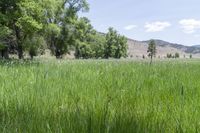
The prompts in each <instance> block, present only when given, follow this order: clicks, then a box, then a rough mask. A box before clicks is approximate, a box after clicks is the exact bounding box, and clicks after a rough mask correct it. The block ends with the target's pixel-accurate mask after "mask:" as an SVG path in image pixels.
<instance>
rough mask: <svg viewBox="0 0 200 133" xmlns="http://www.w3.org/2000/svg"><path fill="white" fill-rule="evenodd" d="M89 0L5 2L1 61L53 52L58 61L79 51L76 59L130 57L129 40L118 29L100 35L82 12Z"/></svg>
mask: <svg viewBox="0 0 200 133" xmlns="http://www.w3.org/2000/svg"><path fill="white" fill-rule="evenodd" d="M88 10H89V5H88V2H87V1H86V0H1V1H0V54H1V55H0V57H2V58H6V59H7V58H9V54H17V55H18V58H19V59H23V58H24V53H25V52H26V53H29V55H30V57H31V58H33V57H34V56H37V55H38V54H44V52H45V49H50V50H51V53H52V55H54V56H55V57H56V58H62V57H63V55H65V54H67V53H69V52H70V51H72V50H73V51H75V57H76V58H83V59H88V58H121V57H126V56H127V39H126V38H125V37H124V36H121V35H120V34H119V33H118V32H117V31H116V30H115V29H113V28H109V29H108V33H107V34H106V35H102V34H101V33H99V32H97V31H96V30H95V29H94V28H93V27H92V25H91V23H90V21H89V19H88V18H86V17H79V16H78V14H79V13H80V12H87V11H88Z"/></svg>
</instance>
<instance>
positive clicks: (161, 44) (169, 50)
mask: <svg viewBox="0 0 200 133" xmlns="http://www.w3.org/2000/svg"><path fill="white" fill-rule="evenodd" d="M99 34H101V35H103V36H105V33H102V32H99ZM127 39H128V57H129V58H142V57H143V56H145V57H147V55H148V53H147V48H148V43H149V41H150V40H147V41H137V40H134V39H130V38H127ZM155 42H156V45H157V57H160V58H165V57H166V55H167V54H175V53H179V54H180V57H181V58H183V57H184V58H189V57H190V55H191V54H192V55H193V57H195V58H200V45H193V46H185V45H182V44H177V43H170V42H167V41H163V40H158V39H155Z"/></svg>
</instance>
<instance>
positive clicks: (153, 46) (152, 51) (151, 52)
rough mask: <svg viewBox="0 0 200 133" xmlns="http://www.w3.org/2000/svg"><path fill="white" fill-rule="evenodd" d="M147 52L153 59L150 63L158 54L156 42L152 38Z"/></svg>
mask: <svg viewBox="0 0 200 133" xmlns="http://www.w3.org/2000/svg"><path fill="white" fill-rule="evenodd" d="M147 53H148V56H149V57H150V59H151V61H150V64H152V61H153V57H155V56H156V43H155V41H154V40H150V42H149V46H148V50H147Z"/></svg>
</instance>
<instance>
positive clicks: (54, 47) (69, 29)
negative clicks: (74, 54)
mask: <svg viewBox="0 0 200 133" xmlns="http://www.w3.org/2000/svg"><path fill="white" fill-rule="evenodd" d="M46 1H49V2H50V3H51V4H50V5H49V6H48V8H47V9H46V12H47V26H46V27H47V30H46V31H47V40H48V42H49V44H50V46H49V47H50V49H51V51H52V53H53V54H54V55H55V56H56V57H57V58H62V55H63V54H65V53H68V52H69V46H70V45H74V46H75V45H76V42H77V41H76V39H77V38H76V37H77V36H76V35H75V32H76V25H77V21H78V16H77V14H78V12H79V11H87V10H88V9H89V8H88V4H87V2H86V0H46ZM46 3H48V2H46ZM52 4H54V6H53V7H52V6H51V5H52ZM47 5H48V4H47Z"/></svg>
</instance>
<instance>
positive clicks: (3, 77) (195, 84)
mask: <svg viewBox="0 0 200 133" xmlns="http://www.w3.org/2000/svg"><path fill="white" fill-rule="evenodd" d="M0 71H1V72H0V131H1V132H35V133H40V132H63V133H117V132H118V133H128V132H130V133H133V132H148V133H151V132H152V133H157V132H171V133H172V132H200V128H199V127H200V119H199V117H200V80H199V77H200V62H198V61H195V60H191V61H189V60H188V61H176V62H175V61H165V62H161V61H158V62H156V63H154V64H153V65H152V66H150V65H149V64H148V63H147V62H140V61H92V60H89V61H51V62H46V63H38V62H32V63H31V62H21V63H20V62H19V61H17V62H16V61H11V62H1V63H0Z"/></svg>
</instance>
